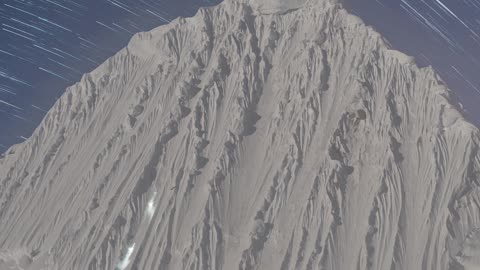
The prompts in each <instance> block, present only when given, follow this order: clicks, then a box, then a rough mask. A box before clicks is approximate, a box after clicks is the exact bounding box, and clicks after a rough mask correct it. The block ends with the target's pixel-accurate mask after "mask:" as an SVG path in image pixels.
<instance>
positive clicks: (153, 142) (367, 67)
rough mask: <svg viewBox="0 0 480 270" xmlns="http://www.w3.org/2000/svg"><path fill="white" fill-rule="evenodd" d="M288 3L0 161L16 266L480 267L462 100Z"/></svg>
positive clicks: (147, 51) (218, 29)
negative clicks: (459, 103) (459, 106)
mask: <svg viewBox="0 0 480 270" xmlns="http://www.w3.org/2000/svg"><path fill="white" fill-rule="evenodd" d="M269 1H270V2H269ZM269 1H264V2H263V1H262V2H260V1H252V2H248V1H247V0H241V1H235V0H226V1H225V2H224V3H222V4H221V5H219V6H217V7H214V8H207V9H201V10H200V11H199V12H198V14H197V15H196V16H194V17H192V18H187V19H184V18H180V19H177V20H176V21H174V22H172V23H171V24H169V25H167V26H162V27H159V28H157V29H154V30H152V31H150V32H148V33H139V34H137V35H135V37H134V38H133V39H132V41H131V42H130V44H129V45H128V47H127V48H125V49H123V50H121V51H120V52H118V53H117V54H116V55H115V56H114V57H112V58H111V59H109V60H108V61H107V62H105V63H104V64H102V65H101V66H100V67H98V68H97V69H96V70H95V71H93V72H92V73H90V74H86V75H85V76H84V77H83V78H82V80H81V81H80V82H79V83H77V84H76V85H74V86H72V87H70V88H69V89H67V91H66V93H65V94H64V95H63V96H62V97H61V98H60V99H59V100H58V102H57V103H56V104H55V106H54V107H53V108H52V109H51V110H50V111H49V113H48V114H47V116H46V117H45V119H44V121H43V122H42V123H41V125H40V126H39V127H38V128H37V130H36V131H35V133H34V134H33V136H32V137H31V138H30V139H28V140H27V141H26V142H24V143H22V144H19V145H16V146H14V147H12V148H11V149H10V150H9V151H8V152H7V153H6V154H5V156H4V157H2V158H1V159H0V249H1V251H0V268H1V269H15V268H14V267H16V268H17V269H29V270H30V269H52V270H70V269H72V270H73V269H75V270H76V269H81V270H85V269H88V270H94V269H121V270H123V269H161V270H169V269H172V270H173V269H215V270H220V269H222V270H230V269H242V270H247V269H262V270H270V269H280V270H290V269H292V270H293V269H312V270H313V269H331V270H353V269H358V270H359V269H375V270H389V269H391V270H416V269H434V270H440V269H467V270H473V269H479V267H480V259H479V258H480V229H479V228H480V188H479V184H480V153H479V142H480V133H479V130H478V129H477V128H476V127H475V126H473V125H472V124H469V123H468V122H466V121H465V120H464V119H463V117H462V115H461V113H459V111H458V110H457V109H456V107H457V106H456V105H454V99H453V98H452V97H451V94H450V91H449V90H448V89H447V88H446V86H445V85H444V84H443V83H442V81H441V80H440V79H439V78H438V77H437V75H436V74H435V72H434V71H433V70H432V69H431V68H418V67H417V66H416V65H415V63H414V62H413V60H412V59H411V58H410V57H408V56H406V55H404V54H402V53H400V52H397V51H394V50H391V49H389V46H388V44H387V43H386V42H385V41H383V39H382V38H381V36H379V34H377V33H376V32H375V31H374V30H372V29H371V28H369V27H366V26H365V25H364V24H363V23H362V22H361V21H360V20H359V19H358V18H356V17H354V16H352V15H349V14H348V13H347V12H346V11H345V10H344V9H343V8H342V7H341V5H340V4H337V3H335V2H334V1H322V0H319V1H314V0H308V1H301V0H298V1H296V0H292V1H274V0H269ZM2 267H3V268H2ZM7 267H12V268H7Z"/></svg>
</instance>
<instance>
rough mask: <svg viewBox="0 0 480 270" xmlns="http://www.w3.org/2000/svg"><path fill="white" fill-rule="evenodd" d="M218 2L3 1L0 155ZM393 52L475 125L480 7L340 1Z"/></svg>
mask: <svg viewBox="0 0 480 270" xmlns="http://www.w3.org/2000/svg"><path fill="white" fill-rule="evenodd" d="M218 2H220V0H212V1H208V0H163V1H159V0H0V152H3V151H5V150H6V148H7V147H8V146H10V145H12V144H14V143H18V142H21V141H23V140H24V138H25V137H28V136H30V134H31V133H32V131H33V130H34V128H35V127H36V126H37V125H38V123H39V122H40V121H41V119H42V118H43V116H44V115H45V113H46V112H47V111H48V109H49V108H50V107H51V106H52V105H53V103H54V102H55V100H56V99H57V98H58V97H59V96H60V95H61V94H62V93H63V91H64V89H65V88H66V87H67V86H69V85H72V84H74V83H75V82H76V81H78V80H79V79H80V77H81V75H82V74H83V73H85V72H89V71H91V70H92V69H93V68H95V67H96V66H98V65H99V64H100V63H102V62H103V61H104V60H106V59H107V58H108V57H110V56H111V55H113V54H114V53H115V52H116V51H118V50H119V49H120V48H122V47H124V46H125V45H126V44H127V42H128V40H129V39H130V38H131V37H132V35H133V34H134V33H136V32H139V31H147V30H150V29H152V28H154V27H156V26H159V25H161V24H166V23H168V22H170V21H171V20H173V19H174V18H176V17H178V16H191V15H193V14H194V13H195V12H196V10H198V8H199V7H201V6H211V5H215V4H217V3H218ZM345 5H346V7H347V8H348V9H350V10H351V11H352V12H354V13H356V14H358V15H359V16H360V17H361V18H362V19H364V20H365V21H366V22H367V23H368V24H371V25H372V26H373V27H375V28H376V29H377V30H379V31H380V32H381V33H382V34H383V35H384V36H385V37H386V38H387V39H388V40H389V41H390V42H391V43H392V44H393V46H394V47H395V48H398V49H399V50H401V51H404V52H406V53H408V54H410V55H413V56H415V58H416V59H417V62H418V64H420V65H422V66H425V65H432V66H433V67H434V68H435V69H436V70H437V71H439V73H440V74H441V76H442V78H443V79H444V80H445V81H446V82H447V84H448V85H449V86H450V87H451V88H452V89H453V90H455V92H456V94H457V95H458V96H459V99H460V100H459V101H460V102H462V103H463V104H464V108H465V110H466V111H467V113H468V114H469V118H470V119H471V120H473V121H474V122H477V123H480V106H478V104H479V102H480V76H478V74H479V72H480V0H376V1H372V0H345Z"/></svg>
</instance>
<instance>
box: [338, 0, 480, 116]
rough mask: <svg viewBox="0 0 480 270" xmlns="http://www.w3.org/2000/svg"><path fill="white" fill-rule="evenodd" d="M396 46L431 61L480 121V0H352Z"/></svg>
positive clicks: (468, 111) (419, 61) (356, 9)
mask: <svg viewBox="0 0 480 270" xmlns="http://www.w3.org/2000/svg"><path fill="white" fill-rule="evenodd" d="M345 4H346V6H347V7H348V8H349V9H350V10H351V11H352V12H353V13H355V14H357V15H358V16H360V17H361V18H362V19H364V20H365V21H366V23H367V24H370V25H372V26H373V27H374V28H375V29H377V30H378V31H380V33H381V34H382V35H383V36H385V37H386V39H387V40H388V41H389V42H390V43H391V44H392V45H393V47H394V48H396V49H398V50H400V51H403V52H406V53H407V54H409V55H412V56H414V57H415V58H416V61H417V64H419V65H420V66H427V65H431V66H433V67H434V69H435V70H436V71H437V72H438V73H439V74H440V75H441V78H442V79H443V80H444V81H445V82H446V83H447V85H448V86H449V87H450V88H451V89H452V90H453V91H454V93H455V94H456V96H457V97H458V98H459V100H458V101H459V102H460V103H461V104H462V106H463V109H464V110H465V112H466V114H465V116H466V117H467V118H468V119H469V120H471V121H472V122H474V123H476V124H477V125H480V76H479V72H480V0H376V1H371V0H355V1H354V0H348V1H347V3H345Z"/></svg>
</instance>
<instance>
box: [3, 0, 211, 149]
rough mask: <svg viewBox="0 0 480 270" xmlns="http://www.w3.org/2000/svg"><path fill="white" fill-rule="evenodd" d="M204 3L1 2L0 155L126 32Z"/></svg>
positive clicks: (152, 0)
mask: <svg viewBox="0 0 480 270" xmlns="http://www.w3.org/2000/svg"><path fill="white" fill-rule="evenodd" d="M217 3H218V1H217V2H215V1H208V0H180V1H178V0H165V1H155V0H1V1H0V152H3V151H5V150H6V148H7V147H8V146H10V145H11V144H14V143H18V142H21V141H23V140H24V139H25V137H28V136H30V134H31V133H32V132H33V130H34V129H35V127H36V126H37V125H38V124H39V122H40V121H41V119H42V118H43V116H44V115H45V113H46V112H47V111H48V109H49V108H50V107H51V106H52V105H53V103H54V102H55V100H56V99H57V98H58V97H59V96H60V95H61V94H62V93H63V91H64V89H65V88H66V87H68V86H69V85H72V84H74V83H75V82H76V81H78V80H79V79H80V77H81V75H82V74H83V73H86V72H89V71H91V70H92V69H93V68H95V67H96V66H98V65H99V64H100V63H102V62H103V61H104V60H106V59H107V58H108V57H110V56H111V55H113V54H114V53H115V52H116V51H118V50H119V49H121V48H122V47H124V46H125V45H126V44H127V42H128V40H129V39H130V38H131V37H132V36H133V34H135V33H137V32H139V31H148V30H150V29H152V28H154V27H156V26H159V25H161V24H165V23H168V22H170V21H171V20H173V19H174V18H176V17H178V16H191V15H193V14H194V13H195V12H196V10H197V9H198V8H199V7H201V6H211V5H214V4H217Z"/></svg>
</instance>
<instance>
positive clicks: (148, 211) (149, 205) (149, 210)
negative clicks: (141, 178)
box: [145, 192, 157, 220]
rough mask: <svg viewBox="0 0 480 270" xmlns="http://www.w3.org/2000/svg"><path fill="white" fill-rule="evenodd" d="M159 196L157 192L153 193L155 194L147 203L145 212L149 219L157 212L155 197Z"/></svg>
mask: <svg viewBox="0 0 480 270" xmlns="http://www.w3.org/2000/svg"><path fill="white" fill-rule="evenodd" d="M156 197H157V192H154V193H153V196H152V197H151V198H150V200H149V201H148V203H147V208H146V210H145V213H146V214H147V217H148V219H149V220H151V218H152V217H153V214H155V208H156V205H155V199H156Z"/></svg>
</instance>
